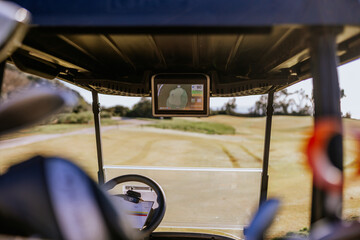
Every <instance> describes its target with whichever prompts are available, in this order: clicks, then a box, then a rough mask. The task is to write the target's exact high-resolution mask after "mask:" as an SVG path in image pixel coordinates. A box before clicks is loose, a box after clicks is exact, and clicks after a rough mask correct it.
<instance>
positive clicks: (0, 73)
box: [0, 61, 5, 97]
mask: <svg viewBox="0 0 360 240" xmlns="http://www.w3.org/2000/svg"><path fill="white" fill-rule="evenodd" d="M4 71H5V61H3V62H0V97H1V90H2V85H3V80H4Z"/></svg>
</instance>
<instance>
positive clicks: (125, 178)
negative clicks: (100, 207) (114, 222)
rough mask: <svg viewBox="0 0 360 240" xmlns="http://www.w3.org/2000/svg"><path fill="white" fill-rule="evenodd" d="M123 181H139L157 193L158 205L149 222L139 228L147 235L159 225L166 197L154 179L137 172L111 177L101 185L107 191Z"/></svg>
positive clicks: (163, 212)
mask: <svg viewBox="0 0 360 240" xmlns="http://www.w3.org/2000/svg"><path fill="white" fill-rule="evenodd" d="M124 182H141V183H144V184H146V185H148V186H149V187H151V188H152V189H153V190H154V191H155V193H156V195H157V199H156V201H157V203H158V205H159V206H158V207H157V208H156V209H154V213H153V216H152V218H151V220H150V222H149V223H148V224H147V225H146V226H144V227H143V228H142V229H141V234H142V235H145V236H149V235H150V234H151V233H152V232H153V231H154V230H155V229H156V228H157V226H159V224H160V222H161V221H162V219H163V218H164V215H165V211H166V199H165V193H164V191H163V189H162V188H161V186H160V185H159V184H158V183H157V182H155V181H154V180H152V179H150V178H148V177H145V176H142V175H137V174H129V175H123V176H119V177H115V178H113V179H111V180H110V181H108V182H106V183H105V184H104V185H103V189H104V190H106V191H109V190H110V189H113V188H114V187H115V186H116V185H118V184H121V183H124Z"/></svg>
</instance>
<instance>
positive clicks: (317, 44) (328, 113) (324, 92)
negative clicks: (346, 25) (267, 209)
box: [310, 27, 343, 224]
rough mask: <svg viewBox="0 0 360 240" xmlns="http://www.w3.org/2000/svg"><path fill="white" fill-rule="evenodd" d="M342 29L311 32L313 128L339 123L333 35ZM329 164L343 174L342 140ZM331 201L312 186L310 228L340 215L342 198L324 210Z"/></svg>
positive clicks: (333, 147)
mask: <svg viewBox="0 0 360 240" xmlns="http://www.w3.org/2000/svg"><path fill="white" fill-rule="evenodd" d="M340 31H341V29H338V28H337V29H333V28H325V27H317V28H312V29H310V33H311V36H310V54H311V70H312V76H313V87H314V90H313V91H314V103H315V126H316V120H317V119H321V118H324V117H331V118H332V119H334V118H335V119H338V120H339V122H340V123H341V111H340V87H339V81H338V74H337V63H338V58H337V55H336V35H337V34H338V33H339V32H340ZM328 154H329V158H330V161H331V162H332V164H333V165H334V166H336V167H337V168H339V169H340V170H341V171H342V170H343V145H342V136H339V137H337V138H335V139H334V140H332V141H331V142H330V143H329V146H328ZM330 198H331V199H332V200H333V199H334V196H330V195H329V194H328V193H326V192H325V191H323V190H321V189H319V188H318V187H316V186H315V185H314V183H313V195H312V206H311V207H312V209H311V224H313V223H315V222H316V221H318V220H320V219H322V218H327V219H328V220H331V219H337V217H340V216H341V211H342V194H340V196H337V207H336V209H330V208H328V207H326V206H327V205H328V199H330Z"/></svg>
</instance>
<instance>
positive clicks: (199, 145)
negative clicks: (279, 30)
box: [0, 116, 360, 236]
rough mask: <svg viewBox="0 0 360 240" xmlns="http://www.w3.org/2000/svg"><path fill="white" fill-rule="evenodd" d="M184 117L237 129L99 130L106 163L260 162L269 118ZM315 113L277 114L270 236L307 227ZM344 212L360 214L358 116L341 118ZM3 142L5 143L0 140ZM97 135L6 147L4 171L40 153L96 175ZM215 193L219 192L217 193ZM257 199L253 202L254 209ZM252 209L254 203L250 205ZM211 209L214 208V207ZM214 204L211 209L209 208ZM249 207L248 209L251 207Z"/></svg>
mask: <svg viewBox="0 0 360 240" xmlns="http://www.w3.org/2000/svg"><path fill="white" fill-rule="evenodd" d="M186 120H187V121H192V123H191V124H193V123H196V122H199V121H201V122H207V123H216V124H218V123H220V124H226V125H229V126H232V127H233V128H234V131H235V133H234V134H230V135H229V134H225V135H215V134H213V135H211V134H202V133H193V132H184V131H176V130H169V129H157V128H151V127H141V126H129V127H121V125H120V126H118V127H117V128H114V129H112V130H111V131H106V132H104V133H103V134H102V137H103V143H102V145H103V152H104V161H105V164H106V165H136V166H167V167H219V168H258V167H261V165H262V155H263V146H264V132H265V118H239V117H231V116H212V117H209V118H202V119H198V118H194V119H191V118H188V119H186ZM312 123H313V119H312V118H310V117H284V116H274V118H273V131H272V142H271V149H270V151H271V152H270V165H269V176H270V178H269V197H277V198H280V199H281V201H282V208H281V211H280V213H279V214H278V215H277V217H276V219H275V221H274V224H273V225H272V227H271V230H270V235H271V236H275V235H281V234H285V233H286V232H289V231H297V230H300V229H302V228H304V227H308V225H309V219H310V201H311V181H312V180H311V174H310V172H309V171H308V169H307V166H306V164H305V155H304V153H303V152H304V151H303V149H304V142H305V140H306V139H307V138H308V137H309V135H310V134H311V129H312ZM344 128H345V137H344V167H345V174H346V175H345V177H346V178H345V180H346V181H345V186H346V188H345V191H344V192H345V194H344V211H343V215H344V217H345V218H350V217H353V216H360V187H359V184H358V182H359V179H357V178H356V177H355V176H354V172H355V167H356V164H355V162H354V161H355V158H356V154H357V151H358V149H357V145H356V142H355V140H354V138H353V136H351V134H349V133H350V132H351V129H352V128H357V129H359V128H360V121H357V120H349V119H346V120H344ZM0 144H1V142H0ZM95 146H96V145H95V137H94V135H93V134H79V135H73V136H65V137H60V138H57V139H51V140H48V141H42V142H37V143H33V144H28V145H24V146H21V147H16V148H7V149H3V150H1V160H0V171H1V172H4V171H5V170H6V169H7V167H8V166H9V165H11V164H13V163H15V162H19V161H22V160H25V159H26V158H28V157H30V156H33V155H34V154H35V153H38V154H44V155H50V156H51V155H60V156H63V157H67V158H70V159H73V160H74V161H75V162H76V163H77V164H79V165H80V166H81V167H83V168H84V169H85V171H87V172H88V173H89V174H90V175H91V176H92V177H93V178H94V179H95V178H96V172H97V162H96V161H97V160H96V148H95ZM214 194H216V193H214ZM256 204H257V203H254V205H253V206H252V208H253V209H255V207H256ZM253 209H251V210H253ZM210 210H211V209H210ZM210 210H209V211H210ZM247 210H248V209H247Z"/></svg>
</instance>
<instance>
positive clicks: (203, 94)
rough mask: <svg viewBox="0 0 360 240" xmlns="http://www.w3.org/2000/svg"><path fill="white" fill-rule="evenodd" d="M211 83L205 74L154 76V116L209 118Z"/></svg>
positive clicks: (152, 86)
mask: <svg viewBox="0 0 360 240" xmlns="http://www.w3.org/2000/svg"><path fill="white" fill-rule="evenodd" d="M209 81H210V80H209V77H208V76H207V75H205V74H157V75H154V76H153V77H152V82H151V84H152V85H151V88H152V98H153V116H156V117H162V116H165V117H166V116H199V117H201V116H208V114H209V91H210V90H209Z"/></svg>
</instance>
